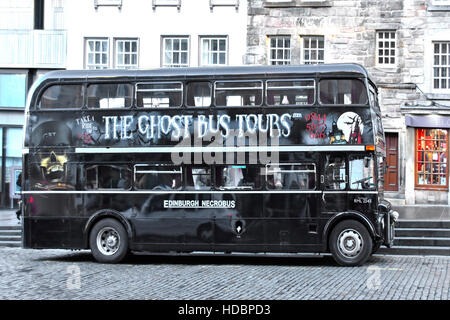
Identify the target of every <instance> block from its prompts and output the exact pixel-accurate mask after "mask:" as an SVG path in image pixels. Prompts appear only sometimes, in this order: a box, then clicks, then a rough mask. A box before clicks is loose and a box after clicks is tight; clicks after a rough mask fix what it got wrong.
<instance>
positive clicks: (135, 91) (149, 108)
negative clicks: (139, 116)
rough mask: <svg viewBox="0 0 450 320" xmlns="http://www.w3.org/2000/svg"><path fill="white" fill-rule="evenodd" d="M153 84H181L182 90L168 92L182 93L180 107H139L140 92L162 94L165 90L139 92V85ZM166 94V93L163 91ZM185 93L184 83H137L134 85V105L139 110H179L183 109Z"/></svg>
mask: <svg viewBox="0 0 450 320" xmlns="http://www.w3.org/2000/svg"><path fill="white" fill-rule="evenodd" d="M152 84H180V86H181V87H180V89H170V88H169V89H167V90H166V91H171V92H181V99H180V105H179V106H172V107H171V106H167V107H145V106H139V105H138V93H139V92H161V91H163V90H157V89H141V90H139V88H138V86H139V85H152ZM163 92H164V91H163ZM184 92H185V86H184V83H183V82H182V81H146V82H136V83H135V84H134V101H135V103H134V105H135V107H136V108H138V109H140V110H141V109H142V110H159V109H178V108H181V107H183V99H184V97H183V95H184Z"/></svg>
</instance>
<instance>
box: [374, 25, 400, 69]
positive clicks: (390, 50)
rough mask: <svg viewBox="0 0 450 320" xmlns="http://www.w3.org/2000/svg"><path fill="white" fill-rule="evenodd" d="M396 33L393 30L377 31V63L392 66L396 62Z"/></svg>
mask: <svg viewBox="0 0 450 320" xmlns="http://www.w3.org/2000/svg"><path fill="white" fill-rule="evenodd" d="M396 42H397V39H396V35H395V31H378V32H377V64H378V65H383V66H392V65H395V64H396V58H395V57H396V47H397V45H396Z"/></svg>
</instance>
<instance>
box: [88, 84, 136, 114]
mask: <svg viewBox="0 0 450 320" xmlns="http://www.w3.org/2000/svg"><path fill="white" fill-rule="evenodd" d="M101 85H117V86H120V85H124V86H128V87H129V89H131V93H130V97H129V99H130V104H129V105H126V104H124V106H123V107H111V108H102V107H100V106H99V107H91V106H89V87H90V86H101ZM133 90H134V86H133V83H132V82H126V81H122V82H88V83H86V84H85V89H84V92H83V94H84V95H85V97H83V101H84V103H83V107H82V108H86V109H89V110H124V109H130V108H132V107H133V104H134V101H133V99H134V92H133ZM123 99H124V102H125V101H126V100H125V99H126V97H123ZM99 103H100V101H99Z"/></svg>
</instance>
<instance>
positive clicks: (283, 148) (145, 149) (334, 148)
mask: <svg viewBox="0 0 450 320" xmlns="http://www.w3.org/2000/svg"><path fill="white" fill-rule="evenodd" d="M365 150H366V147H365V145H345V146H343V145H340V146H333V145H330V146H266V147H262V146H244V147H196V146H192V147H176V146H173V147H123V148H120V147H102V148H98V147H92V148H75V152H76V153H170V152H177V153H179V152H185V153H201V152H318V151H342V152H346V151H365Z"/></svg>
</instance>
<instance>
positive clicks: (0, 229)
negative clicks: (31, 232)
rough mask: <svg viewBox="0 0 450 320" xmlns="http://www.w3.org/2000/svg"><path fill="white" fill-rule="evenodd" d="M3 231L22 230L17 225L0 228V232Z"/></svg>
mask: <svg viewBox="0 0 450 320" xmlns="http://www.w3.org/2000/svg"><path fill="white" fill-rule="evenodd" d="M4 230H20V231H21V230H22V226H20V225H17V226H0V231H4Z"/></svg>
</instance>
